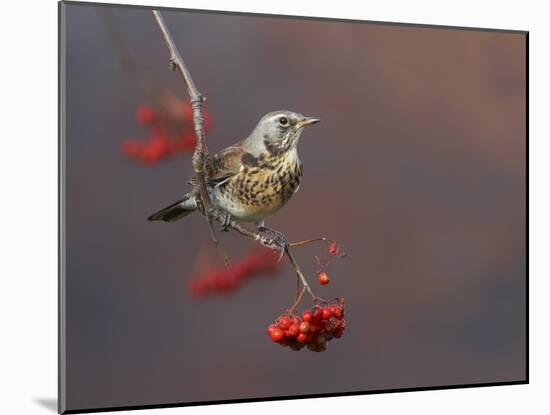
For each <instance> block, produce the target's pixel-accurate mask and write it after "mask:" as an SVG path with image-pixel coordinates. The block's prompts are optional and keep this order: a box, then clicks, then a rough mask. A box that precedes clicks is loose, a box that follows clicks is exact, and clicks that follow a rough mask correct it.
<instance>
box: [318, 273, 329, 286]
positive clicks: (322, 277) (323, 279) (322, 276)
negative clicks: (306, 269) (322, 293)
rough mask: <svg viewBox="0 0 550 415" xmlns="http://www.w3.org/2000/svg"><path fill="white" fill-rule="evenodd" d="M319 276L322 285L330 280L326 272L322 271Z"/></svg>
mask: <svg viewBox="0 0 550 415" xmlns="http://www.w3.org/2000/svg"><path fill="white" fill-rule="evenodd" d="M317 278H319V284H321V285H327V284H328V283H329V282H330V280H329V278H328V275H327V273H326V272H322V271H321V272H320V273H319V275H318V276H317Z"/></svg>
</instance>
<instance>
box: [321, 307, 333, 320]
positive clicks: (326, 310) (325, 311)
mask: <svg viewBox="0 0 550 415" xmlns="http://www.w3.org/2000/svg"><path fill="white" fill-rule="evenodd" d="M322 313H323V315H322V316H321V318H322V319H323V320H328V319H329V318H330V315H331V312H330V310H329V308H328V307H325V308H323V311H322Z"/></svg>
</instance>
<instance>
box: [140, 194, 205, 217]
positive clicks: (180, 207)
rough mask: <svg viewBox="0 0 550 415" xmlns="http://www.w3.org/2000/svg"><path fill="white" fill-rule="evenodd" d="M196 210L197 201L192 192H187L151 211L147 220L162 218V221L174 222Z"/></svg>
mask: <svg viewBox="0 0 550 415" xmlns="http://www.w3.org/2000/svg"><path fill="white" fill-rule="evenodd" d="M195 210H197V203H196V201H195V196H194V195H193V194H190V193H187V194H186V195H185V196H183V198H182V199H180V200H178V201H177V202H175V203H173V204H171V205H170V206H168V207H165V208H164V209H162V210H159V211H158V212H157V213H153V214H152V215H151V216H149V217H148V218H147V219H148V220H163V221H164V222H174V221H176V220H179V219H181V218H183V217H185V216H187V215H189V214H190V213H193V212H194V211H195Z"/></svg>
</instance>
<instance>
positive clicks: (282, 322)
mask: <svg viewBox="0 0 550 415" xmlns="http://www.w3.org/2000/svg"><path fill="white" fill-rule="evenodd" d="M291 324H292V322H291V321H290V318H288V316H284V317H281V318H280V319H279V322H278V323H277V325H278V326H279V328H280V329H282V330H288V328H289V327H290V325H291Z"/></svg>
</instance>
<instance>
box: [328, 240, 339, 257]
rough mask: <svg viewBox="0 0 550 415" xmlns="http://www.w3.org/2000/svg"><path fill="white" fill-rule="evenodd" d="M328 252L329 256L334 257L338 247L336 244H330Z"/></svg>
mask: <svg viewBox="0 0 550 415" xmlns="http://www.w3.org/2000/svg"><path fill="white" fill-rule="evenodd" d="M328 252H329V253H330V254H331V255H335V254H336V253H337V252H338V245H337V244H336V242H334V241H333V242H331V243H330V245H329V247H328Z"/></svg>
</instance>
